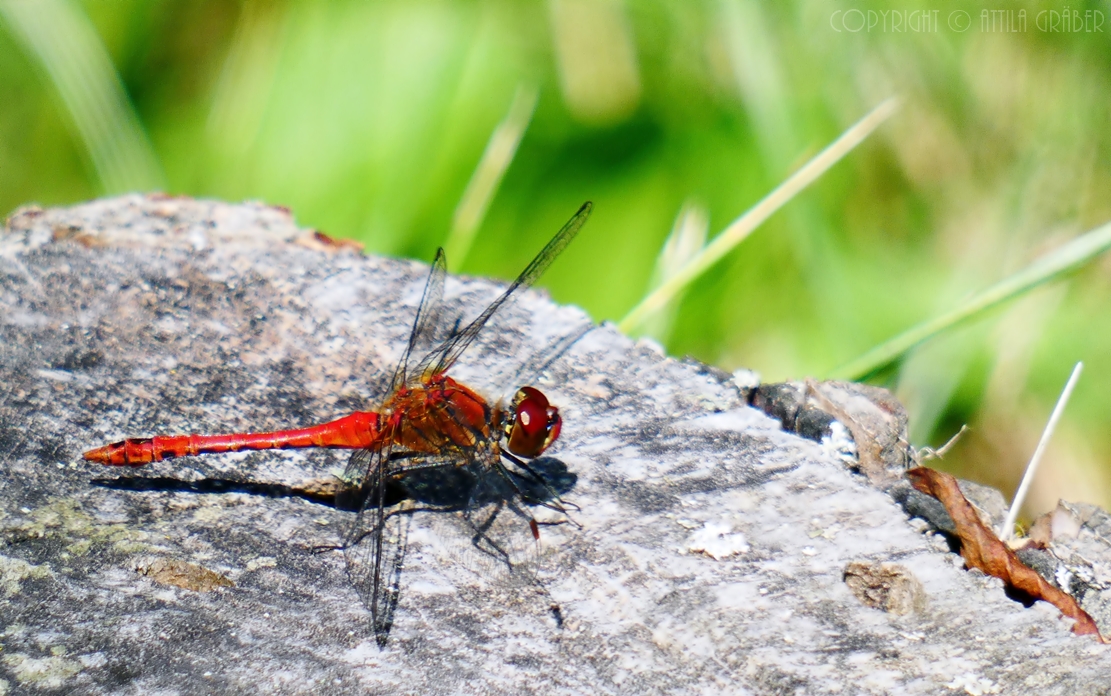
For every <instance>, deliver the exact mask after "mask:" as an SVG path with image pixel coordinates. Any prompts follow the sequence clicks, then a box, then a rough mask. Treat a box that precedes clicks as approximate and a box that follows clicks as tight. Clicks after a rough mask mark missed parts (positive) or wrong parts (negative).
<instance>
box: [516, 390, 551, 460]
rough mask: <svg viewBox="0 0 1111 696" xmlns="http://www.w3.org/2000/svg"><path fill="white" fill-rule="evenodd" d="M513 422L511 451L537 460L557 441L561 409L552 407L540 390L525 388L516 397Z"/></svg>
mask: <svg viewBox="0 0 1111 696" xmlns="http://www.w3.org/2000/svg"><path fill="white" fill-rule="evenodd" d="M512 414H513V420H512V421H511V422H510V423H509V426H508V427H507V428H506V434H507V436H508V438H507V439H508V445H509V451H510V452H512V453H513V454H516V455H519V456H522V457H536V456H539V455H540V453H542V452H543V451H544V450H546V449H548V447H549V446H551V444H552V443H553V442H555V440H556V438H557V437H559V429H560V425H561V423H562V421H561V420H560V417H559V409H558V408H556V407H555V406H552V405H551V404H549V403H548V397H546V396H544V395H543V394H542V393H541V392H540V390H539V389H534V388H532V387H521V388H520V389H518V390H517V394H516V395H515V396H514V397H513V410H512Z"/></svg>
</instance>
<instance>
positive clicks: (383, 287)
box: [0, 196, 1111, 694]
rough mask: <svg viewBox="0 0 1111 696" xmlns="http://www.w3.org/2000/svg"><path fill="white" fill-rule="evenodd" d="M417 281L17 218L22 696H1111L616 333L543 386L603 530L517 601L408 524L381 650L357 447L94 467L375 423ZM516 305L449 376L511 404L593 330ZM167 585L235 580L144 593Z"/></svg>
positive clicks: (873, 508)
mask: <svg viewBox="0 0 1111 696" xmlns="http://www.w3.org/2000/svg"><path fill="white" fill-rule="evenodd" d="M569 212H570V211H569ZM553 232H554V230H553ZM592 232H593V230H591V228H590V226H589V225H588V226H587V228H586V230H585V231H584V232H583V235H589V234H591V233H592ZM324 239H326V238H324ZM557 263H559V261H557ZM426 272H427V268H426V267H425V266H423V265H421V264H418V263H413V262H405V261H391V260H386V259H378V258H373V257H364V256H361V255H359V254H358V253H357V252H356V251H355V250H353V249H351V248H350V247H347V246H344V245H337V244H328V243H324V242H322V241H321V237H320V236H318V235H316V234H313V233H312V232H311V231H309V232H306V231H304V230H301V229H299V228H297V226H296V225H295V224H294V222H293V220H292V218H291V217H290V215H289V213H288V211H284V210H281V209H275V208H268V207H266V206H263V205H258V204H244V205H228V204H224V203H218V202H211V201H194V200H189V199H177V198H167V197H142V196H126V197H121V198H115V199H108V200H100V201H95V202H92V203H89V204H85V205H80V206H75V207H72V208H68V209H51V210H41V209H32V208H29V209H24V210H23V211H20V212H17V213H16V214H14V215H13V216H12V217H11V218H10V220H9V222H8V226H7V229H6V230H5V231H4V233H3V235H2V236H0V467H2V473H3V476H2V478H0V485H2V486H3V489H2V495H0V514H2V516H3V517H2V519H0V529H2V536H0V539H2V541H3V546H2V548H0V579H2V582H0V585H2V588H3V589H2V592H3V593H4V598H3V600H0V626H2V630H3V635H2V637H0V642H2V644H3V651H2V652H0V676H2V678H3V680H4V684H3V685H0V691H4V690H5V689H7V690H14V691H17V692H20V693H35V692H41V691H47V690H55V691H59V692H78V693H85V694H107V693H120V692H129V693H135V692H138V693H152V692H163V693H251V692H255V693H257V692H264V693H277V692H280V693H322V692H326V693H335V694H344V693H351V694H363V693H368V692H369V693H416V694H435V693H473V692H481V693H491V694H502V693H504V694H519V693H529V692H543V693H550V694H562V693H613V694H617V693H629V694H647V693H675V692H702V693H705V692H733V693H737V692H744V693H755V694H772V693H777V694H778V693H825V692H831V693H832V692H838V693H877V694H888V693H906V694H936V693H950V692H954V691H960V690H964V691H965V692H967V693H975V692H979V693H991V692H999V693H1039V694H1094V693H1101V692H1103V691H1104V690H1105V688H1106V687H1105V682H1106V674H1107V673H1108V671H1109V670H1111V653H1109V651H1108V648H1106V647H1105V646H1102V645H1100V644H1098V643H1097V642H1096V641H1095V640H1093V639H1091V638H1085V637H1075V636H1073V635H1071V634H1070V633H1069V625H1068V622H1067V621H1064V620H1062V619H1061V618H1060V616H1059V614H1058V613H1057V612H1056V610H1055V609H1053V608H1052V607H1049V608H1046V607H1045V606H1044V605H1043V603H1037V604H1035V605H1034V607H1032V608H1030V609H1026V608H1024V607H1023V606H1022V605H1021V604H1018V603H1016V602H1014V601H1011V600H1010V599H1008V598H1007V597H1006V596H1005V594H1004V592H1003V590H1002V588H1001V586H1000V583H999V581H997V580H994V579H992V578H986V577H984V576H982V575H979V574H976V573H969V572H966V571H964V570H962V569H961V566H960V560H959V558H957V557H956V556H954V555H952V554H951V553H949V552H948V551H947V549H946V547H945V544H940V545H939V544H937V543H936V539H935V537H934V535H932V534H927V535H923V534H922V533H920V532H919V531H916V527H915V526H913V525H912V524H911V523H910V522H909V521H908V518H907V515H906V514H905V513H904V512H903V511H902V509H901V508H900V507H899V506H898V505H897V504H896V503H895V502H894V501H893V500H892V498H891V497H889V496H888V495H887V494H886V493H884V492H883V491H881V490H879V489H877V488H876V487H875V486H873V485H871V484H870V483H869V482H868V480H867V479H866V478H865V477H864V476H862V475H860V474H857V473H854V472H853V471H851V470H850V467H849V466H847V465H846V463H845V462H843V461H841V459H840V458H839V457H838V456H837V454H836V453H835V452H832V451H831V450H830V449H829V448H823V447H822V446H820V445H819V444H818V443H815V442H812V441H809V440H806V439H804V438H801V437H798V436H796V435H794V434H792V433H789V432H784V431H783V430H781V429H780V427H779V423H778V421H776V420H773V419H772V418H769V417H768V416H766V415H765V414H764V413H763V412H762V411H760V410H757V409H754V408H752V407H750V406H749V405H748V403H747V400H746V398H745V396H746V395H744V394H742V393H741V391H740V389H738V387H737V386H736V384H735V383H734V382H733V381H731V380H730V379H728V376H724V377H723V376H722V375H721V374H720V373H718V372H716V371H714V370H708V369H703V368H700V366H698V365H695V364H691V363H689V362H682V361H676V360H672V359H670V358H667V357H664V356H662V355H660V354H658V352H656V351H654V350H652V349H651V347H650V346H648V345H646V344H638V343H634V342H632V341H630V340H628V339H627V338H625V337H624V336H622V335H620V334H618V333H617V332H616V331H614V330H613V329H612V328H610V327H608V326H602V327H599V328H597V329H594V330H593V331H590V332H589V333H587V334H586V335H585V336H583V337H582V339H581V340H579V341H578V342H576V343H574V344H573V345H572V346H570V348H569V349H568V350H567V351H566V352H564V353H563V354H562V355H560V356H557V359H555V360H554V361H553V362H552V363H551V364H550V365H548V366H547V368H546V369H545V370H544V371H543V372H542V373H541V374H540V375H539V377H538V378H537V379H535V380H533V381H532V383H533V384H534V385H535V386H538V387H539V388H541V389H543V390H544V391H545V392H546V393H547V394H548V396H549V398H550V399H551V400H552V402H553V403H555V404H557V405H558V406H559V407H560V409H561V412H562V414H563V416H564V425H563V434H562V437H561V438H560V440H559V441H558V442H557V443H556V445H555V446H554V447H553V448H552V449H551V450H550V452H549V454H550V455H551V456H552V457H554V458H555V459H557V460H558V461H559V462H561V463H562V465H565V466H566V467H567V469H568V470H569V474H573V476H568V478H567V481H568V484H569V485H570V484H572V483H573V487H570V490H568V491H567V492H566V494H565V495H564V498H565V500H567V501H569V502H572V503H574V504H576V505H577V506H578V508H579V509H578V511H573V512H572V516H573V517H574V519H575V521H576V522H577V523H578V524H579V525H581V528H577V527H575V526H573V525H570V524H562V525H556V526H543V527H542V528H541V553H540V556H539V560H538V566H537V571H536V572H537V574H536V580H535V582H534V583H532V584H530V585H525V586H522V585H521V584H520V583H515V582H512V581H511V579H510V578H506V577H504V576H499V575H498V574H497V573H485V574H483V573H482V572H476V571H475V570H472V566H470V565H469V564H467V563H464V562H461V560H460V559H461V558H462V557H463V556H465V553H464V552H465V551H466V549H467V547H468V546H469V539H468V538H466V535H464V534H459V533H454V534H453V533H451V527H450V525H444V524H440V523H439V522H440V521H441V520H442V519H443V518H444V516H445V515H446V514H449V513H442V512H430V511H427V512H417V513H414V514H413V515H412V518H411V522H412V524H411V530H410V532H409V537H408V544H409V546H408V550H407V556H406V561H405V565H404V568H403V573H402V577H401V585H400V596H399V597H398V605H397V611H396V614H395V616H394V624H393V629H392V632H391V634H390V636H389V641H388V642H387V644H386V646H385V648H384V649H379V647H378V645H377V644H376V642H375V637H374V635H373V632H372V630H371V625H370V617H369V615H368V612H367V611H366V609H365V607H363V605H362V604H361V603H360V602H359V599H358V595H357V594H356V591H355V589H354V588H353V587H351V585H350V584H349V583H348V580H347V577H346V573H345V570H344V560H343V557H342V555H341V554H340V553H313V549H314V547H318V546H321V545H328V544H337V543H339V540H340V539H341V538H342V536H343V533H344V530H345V529H346V528H347V527H348V526H349V525H350V524H351V522H352V518H353V513H352V512H350V511H349V510H346V509H342V506H341V507H340V508H336V507H333V506H331V505H329V504H328V500H329V497H328V496H327V495H325V494H323V493H321V492H320V491H321V490H322V489H321V488H320V487H319V486H317V485H316V484H313V485H308V484H307V482H319V481H321V480H327V479H328V477H329V474H330V472H334V471H338V470H342V468H343V465H344V462H345V459H346V456H345V455H344V454H343V453H342V452H340V451H293V450H286V451H276V452H256V453H237V454H225V455H209V456H204V457H198V458H192V459H178V460H172V461H167V462H162V463H159V464H155V465H151V466H149V467H145V468H142V469H137V470H135V471H120V470H116V469H108V468H105V467H100V466H93V465H89V464H86V463H85V462H83V461H82V460H81V458H80V454H81V452H82V451H84V450H86V449H89V448H92V447H95V446H98V445H101V444H105V443H107V442H111V441H114V440H119V439H121V438H124V437H130V436H143V435H151V434H155V433H177V432H181V433H189V432H227V431H237V430H243V429H255V430H257V429H270V428H276V427H282V426H292V425H297V424H309V423H312V422H319V421H321V420H324V419H327V418H331V417H334V416H338V415H342V414H343V413H346V412H348V411H351V410H356V409H361V408H366V407H370V406H373V405H374V403H375V401H376V400H377V399H379V398H381V396H382V393H383V390H384V388H385V383H386V382H387V381H388V379H389V375H390V374H391V367H392V365H393V363H394V362H395V361H396V360H397V359H398V358H399V356H400V355H401V351H402V348H403V344H404V342H405V338H406V336H407V332H408V330H409V327H410V325H411V323H412V319H413V312H414V309H415V306H416V304H417V302H418V300H419V295H420V292H421V289H422V287H423V281H424V276H425V274H426ZM498 287H499V286H498V285H496V284H494V283H491V282H487V281H484V280H458V279H454V278H452V279H449V282H448V286H447V295H448V308H449V309H450V310H451V311H452V312H453V313H454V314H455V315H458V316H462V317H465V318H469V317H471V316H473V315H474V313H475V312H477V311H478V310H479V309H480V308H481V307H483V306H484V305H485V303H486V302H488V301H489V300H490V299H492V297H493V296H494V294H495V293H496V292H497V289H498ZM506 310H507V311H506V312H505V315H504V316H502V317H501V318H500V321H499V322H498V324H497V326H496V327H491V328H493V329H494V330H493V331H488V332H486V335H485V336H484V337H483V338H482V339H480V342H479V343H478V344H476V345H474V346H472V348H471V349H470V350H469V351H468V352H467V354H465V356H464V358H463V360H462V361H461V362H460V364H459V365H458V366H457V369H455V370H453V375H454V376H455V377H457V378H458V379H460V380H462V381H465V382H467V383H468V384H472V385H473V386H475V387H476V388H478V389H480V390H483V391H484V393H486V394H488V395H489V396H491V398H496V397H498V396H501V395H503V394H505V393H506V392H509V393H511V390H512V389H513V388H514V387H515V386H517V385H515V384H512V383H507V382H512V376H513V375H514V374H515V372H516V368H517V367H518V366H519V365H520V364H521V363H522V362H525V361H526V360H527V359H528V358H529V356H531V355H535V354H536V353H537V352H538V351H539V352H541V353H542V352H543V350H544V348H545V347H546V346H550V345H552V344H553V342H556V341H558V340H559V339H560V338H561V337H563V336H567V335H571V334H573V333H574V332H576V331H579V330H580V329H581V328H582V327H583V326H584V323H585V322H586V317H585V316H584V315H583V313H582V312H580V311H579V310H577V309H574V308H569V307H559V306H556V305H554V304H552V303H551V302H550V301H548V300H547V299H545V298H544V297H543V296H542V295H541V294H539V293H534V292H530V293H527V294H526V295H525V296H523V297H521V298H520V300H519V301H518V302H516V303H515V304H514V305H513V306H510V307H507V308H506ZM826 397H827V398H829V399H831V400H833V401H835V402H836V394H833V395H829V394H827V395H826ZM838 403H839V402H838ZM896 420H897V418H896ZM869 427H871V426H869ZM873 435H874V433H873ZM897 440H898V438H895V440H892V441H891V442H897ZM880 452H881V454H886V453H887V448H886V445H884V446H883V447H881V448H880ZM884 461H886V459H885V460H884ZM547 512H550V511H545V510H543V509H538V510H537V512H536V514H537V516H541V514H542V513H547ZM1092 519H1094V517H1093V518H1092ZM1105 526H1106V525H1105ZM1082 541H1083V539H1082ZM1085 543H1087V542H1085ZM1094 547H1095V545H1093V548H1094ZM1103 548H1104V550H1103V551H1102V553H1103V554H1106V553H1107V551H1106V548H1107V547H1106V545H1105V546H1104V547H1103ZM1085 552H1086V553H1089V554H1094V553H1095V552H1094V551H1089V550H1087V547H1086V548H1085ZM1089 560H1094V559H1089ZM853 562H860V563H864V564H868V565H867V567H872V566H873V565H874V564H881V565H880V566H877V567H883V566H882V564H884V563H893V564H897V565H898V567H899V568H900V571H899V572H900V573H903V572H904V571H905V573H906V574H908V575H909V577H912V578H914V579H916V581H917V582H918V583H920V585H921V587H922V588H923V591H924V594H925V597H926V601H925V603H924V604H922V603H919V602H918V600H917V599H916V600H915V601H914V602H911V603H910V605H909V606H913V607H919V608H921V610H920V611H912V612H911V613H909V614H906V615H898V614H894V613H889V612H886V611H883V610H882V609H877V608H870V607H868V606H865V605H864V604H862V603H861V602H860V601H859V600H858V599H857V597H856V596H854V594H853V592H852V591H850V588H849V586H848V585H847V584H846V583H845V581H844V577H843V574H844V571H845V568H846V567H847V566H849V564H850V563H853ZM1102 562H1106V561H1105V557H1104V560H1102ZM156 563H161V565H160V566H158V567H162V568H171V569H178V570H181V569H183V568H185V569H196V570H190V571H189V573H201V574H202V575H203V577H205V578H209V579H212V578H223V579H225V580H226V581H227V583H224V582H220V581H216V582H210V583H206V584H205V587H204V589H207V590H209V591H205V592H200V591H193V590H190V589H186V588H184V587H181V586H179V585H175V584H163V583H160V582H156V581H155V579H153V578H152V577H151V576H150V575H144V574H143V573H142V572H139V570H140V569H141V568H146V569H148V570H149V569H150V568H152V567H155V564H156ZM209 574H211V575H209ZM228 583H232V584H233V586H229V585H228ZM1097 594H1098V593H1093V597H1094V596H1096V595H1097ZM915 596H916V597H917V595H915ZM553 603H554V604H557V605H558V607H559V611H558V614H557V613H554V612H553V611H552V607H551V605H552V604H553ZM560 617H561V618H562V625H561V624H560V622H559V621H558V618H560Z"/></svg>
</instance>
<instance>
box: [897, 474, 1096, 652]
mask: <svg viewBox="0 0 1111 696" xmlns="http://www.w3.org/2000/svg"><path fill="white" fill-rule="evenodd" d="M907 478H909V479H910V482H911V484H912V485H913V486H914V487H915V488H916V489H918V490H919V491H921V492H922V493H925V494H926V495H930V496H933V497H934V498H937V499H938V500H939V501H940V502H941V504H942V505H944V506H945V509H946V510H947V511H948V512H949V516H950V517H952V518H953V522H954V524H955V525H956V530H957V531H956V535H957V537H958V538H959V539H960V542H961V556H962V557H963V558H964V561H965V564H966V565H967V566H968V567H970V568H976V569H978V570H980V571H983V572H984V573H986V574H988V575H992V576H994V577H997V578H999V579H1000V580H1002V581H1003V583H1004V584H1005V585H1007V586H1008V587H1010V588H1013V589H1015V590H1018V591H1020V592H1023V593H1025V594H1026V595H1028V596H1030V597H1032V598H1033V599H1041V600H1044V601H1046V602H1049V603H1050V604H1052V605H1053V606H1055V607H1057V608H1058V609H1060V610H1061V613H1062V614H1064V615H1065V616H1067V617H1069V618H1070V619H1074V620H1075V621H1076V623H1074V624H1073V627H1072V632H1073V633H1075V634H1077V635H1094V636H1095V637H1096V638H1097V639H1098V640H1099V641H1100V642H1101V643H1106V642H1107V640H1106V639H1105V638H1104V637H1103V636H1102V635H1100V632H1099V629H1098V628H1097V627H1096V622H1095V621H1094V620H1092V617H1091V616H1089V615H1088V613H1087V612H1086V611H1084V610H1083V609H1081V608H1080V605H1079V604H1078V603H1077V601H1076V600H1075V599H1074V598H1073V597H1072V595H1069V594H1068V593H1066V592H1063V591H1061V590H1060V589H1058V588H1056V587H1054V586H1053V585H1051V584H1049V583H1048V582H1047V581H1046V580H1045V578H1043V577H1042V576H1041V575H1038V573H1037V571H1035V570H1033V569H1032V568H1030V567H1028V566H1026V565H1025V564H1023V562H1022V561H1020V560H1019V558H1018V556H1017V555H1015V552H1014V551H1012V550H1011V549H1010V548H1009V547H1008V546H1007V545H1006V544H1004V543H1003V542H1002V541H1000V540H999V537H997V536H995V533H994V532H992V531H991V530H990V529H989V528H987V527H986V526H985V525H984V523H983V522H982V521H980V517H979V516H978V515H977V514H976V511H975V509H973V507H972V505H971V504H970V503H969V502H968V501H967V500H966V499H965V497H964V495H962V494H961V490H960V488H959V487H958V485H957V479H956V478H954V477H953V476H951V475H949V474H946V473H944V472H942V471H937V470H936V469H931V468H929V467H925V466H920V467H918V468H916V469H911V470H910V471H908V472H907Z"/></svg>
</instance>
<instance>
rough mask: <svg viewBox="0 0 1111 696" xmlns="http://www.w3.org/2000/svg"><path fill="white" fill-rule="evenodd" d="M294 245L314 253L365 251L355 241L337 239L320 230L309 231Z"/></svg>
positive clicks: (300, 236) (295, 241)
mask: <svg viewBox="0 0 1111 696" xmlns="http://www.w3.org/2000/svg"><path fill="white" fill-rule="evenodd" d="M293 243H294V244H298V245H300V246H303V247H305V248H306V249H312V250H314V251H354V252H357V253H362V251H363V245H362V243H360V242H356V241H355V240H354V239H336V238H335V237H330V236H328V235H326V234H324V233H323V232H321V231H320V230H308V231H306V232H305V233H304V234H301V235H299V236H298V237H297V238H296V239H294V240H293Z"/></svg>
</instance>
